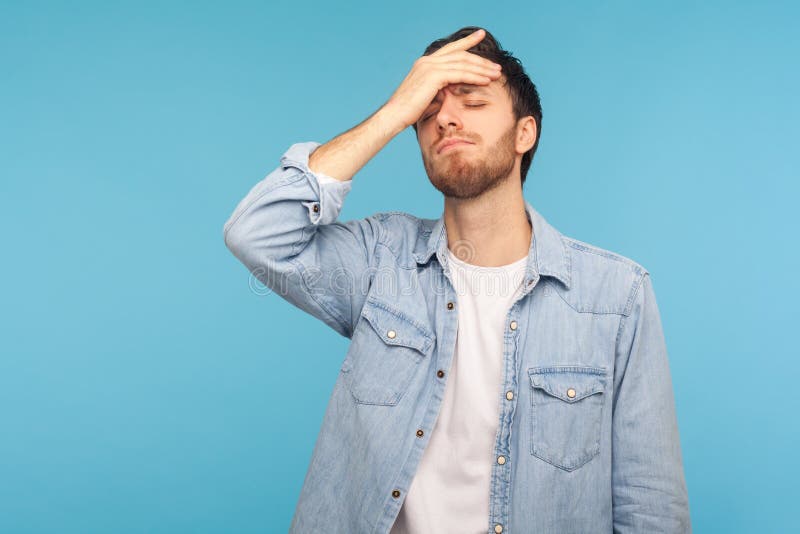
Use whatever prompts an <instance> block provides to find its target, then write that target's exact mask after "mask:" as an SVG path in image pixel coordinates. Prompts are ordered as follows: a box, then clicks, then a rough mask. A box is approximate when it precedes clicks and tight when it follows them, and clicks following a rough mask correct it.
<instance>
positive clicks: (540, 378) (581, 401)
mask: <svg viewBox="0 0 800 534" xmlns="http://www.w3.org/2000/svg"><path fill="white" fill-rule="evenodd" d="M528 376H529V377H530V381H531V412H530V413H531V420H530V429H531V454H533V455H534V456H537V457H539V458H541V459H542V460H544V461H546V462H549V463H551V464H553V465H554V466H556V467H559V468H561V469H564V470H566V471H573V470H575V469H577V468H579V467H581V466H582V465H584V464H585V463H587V462H588V461H589V460H591V459H592V458H594V457H595V456H596V455H597V454H598V453H599V452H600V427H601V423H602V420H603V419H602V417H603V405H604V401H605V393H604V392H605V389H606V374H605V369H604V368H602V367H587V366H552V367H531V368H529V369H528Z"/></svg>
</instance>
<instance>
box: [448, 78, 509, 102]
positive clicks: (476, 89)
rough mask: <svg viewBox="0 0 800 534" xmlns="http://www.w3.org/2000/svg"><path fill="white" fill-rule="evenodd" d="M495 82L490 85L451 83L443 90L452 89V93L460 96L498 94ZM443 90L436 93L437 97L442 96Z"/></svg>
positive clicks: (490, 95) (489, 95)
mask: <svg viewBox="0 0 800 534" xmlns="http://www.w3.org/2000/svg"><path fill="white" fill-rule="evenodd" d="M493 86H494V82H490V83H489V85H473V84H471V83H451V84H450V85H448V86H447V87H445V88H444V89H442V91H443V90H447V91H450V92H451V93H452V94H454V95H457V96H460V95H481V96H488V97H492V96H496V93H495V88H494V87H493ZM441 95H442V93H441V91H440V92H439V94H437V95H436V99H437V100H438V99H440V98H441Z"/></svg>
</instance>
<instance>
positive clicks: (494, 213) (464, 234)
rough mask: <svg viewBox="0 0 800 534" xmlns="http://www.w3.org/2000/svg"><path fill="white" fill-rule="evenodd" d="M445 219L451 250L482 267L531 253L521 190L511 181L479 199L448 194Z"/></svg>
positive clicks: (530, 232) (529, 225) (459, 256)
mask: <svg viewBox="0 0 800 534" xmlns="http://www.w3.org/2000/svg"><path fill="white" fill-rule="evenodd" d="M509 182H511V184H509ZM512 184H513V187H511V185H512ZM444 222H445V227H446V229H447V244H448V248H449V249H450V251H451V252H452V253H453V254H454V255H455V256H456V257H457V258H458V259H460V260H463V261H465V262H467V263H470V264H472V265H477V266H480V267H500V266H502V265H508V264H510V263H514V262H515V261H517V260H521V259H522V258H524V257H525V256H527V255H528V250H529V249H530V245H531V239H532V237H533V228H532V227H531V224H530V222H528V218H527V215H526V213H525V200H524V198H523V196H522V189H521V188H520V187H519V182H516V183H514V182H513V181H511V180H506V181H504V182H503V183H502V184H501V185H499V186H498V187H495V188H493V189H491V190H489V191H486V192H485V193H483V194H482V195H480V196H479V197H476V198H471V199H459V198H451V197H445V201H444Z"/></svg>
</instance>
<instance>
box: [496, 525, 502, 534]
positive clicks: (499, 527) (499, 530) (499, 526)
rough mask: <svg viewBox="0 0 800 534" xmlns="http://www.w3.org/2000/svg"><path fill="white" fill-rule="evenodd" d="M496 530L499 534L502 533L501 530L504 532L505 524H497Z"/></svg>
mask: <svg viewBox="0 0 800 534" xmlns="http://www.w3.org/2000/svg"><path fill="white" fill-rule="evenodd" d="M494 531H495V532H497V534H500V533H501V532H503V525H495V526H494Z"/></svg>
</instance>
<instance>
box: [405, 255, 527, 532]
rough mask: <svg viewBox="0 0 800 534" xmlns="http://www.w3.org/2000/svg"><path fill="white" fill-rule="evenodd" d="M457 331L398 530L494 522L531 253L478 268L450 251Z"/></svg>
mask: <svg viewBox="0 0 800 534" xmlns="http://www.w3.org/2000/svg"><path fill="white" fill-rule="evenodd" d="M447 255H448V259H449V264H450V266H451V276H450V278H451V279H452V282H453V287H454V289H455V291H456V295H457V296H456V298H457V303H456V309H457V310H458V334H457V337H456V346H455V354H454V356H453V364H452V368H451V371H450V376H449V378H448V379H447V383H446V385H445V392H444V400H443V401H442V406H441V412H440V414H439V417H438V419H437V420H436V424H435V426H434V428H433V430H432V433H431V438H430V442H429V443H428V446H427V447H426V448H425V451H424V453H423V455H422V459H421V460H420V464H419V467H418V469H417V473H416V474H415V476H414V479H413V480H412V482H411V486H410V488H409V490H408V494H407V495H406V498H405V501H403V506H402V507H401V509H400V512H399V515H398V517H397V520H396V521H395V524H394V525H393V526H392V529H391V534H418V533H423V532H424V533H426V534H427V533H430V532H435V533H436V534H450V533H453V534H471V533H484V532H486V530H487V529H488V528H489V491H490V482H491V472H492V467H493V466H494V464H495V463H496V462H497V458H495V456H494V452H493V451H494V445H495V438H496V435H497V425H498V421H499V419H500V403H501V402H502V401H503V400H505V394H506V392H505V391H501V387H500V386H501V382H502V368H503V332H504V328H505V322H506V314H507V313H508V310H509V309H510V308H511V304H512V303H513V301H514V298H515V297H516V295H517V293H518V291H519V290H520V289H521V287H522V280H523V278H524V276H525V267H526V266H527V256H526V257H524V258H522V259H520V260H517V261H515V262H514V263H511V264H508V265H503V266H500V267H479V266H476V265H471V264H468V263H465V262H463V261H461V260H459V259H458V258H457V257H455V256H454V255H453V254H452V252H450V250H449V249H448V250H447Z"/></svg>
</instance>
